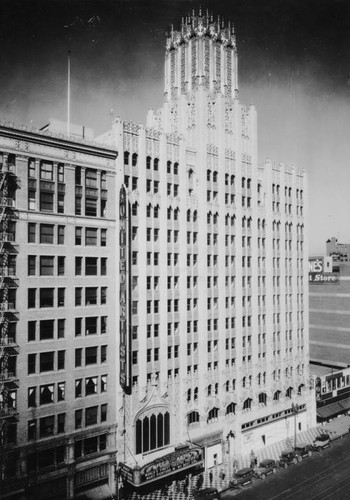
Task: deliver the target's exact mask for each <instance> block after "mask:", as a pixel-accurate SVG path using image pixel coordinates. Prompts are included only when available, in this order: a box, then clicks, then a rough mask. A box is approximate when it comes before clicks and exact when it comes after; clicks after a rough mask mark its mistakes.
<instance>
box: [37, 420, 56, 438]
mask: <svg viewBox="0 0 350 500" xmlns="http://www.w3.org/2000/svg"><path fill="white" fill-rule="evenodd" d="M54 429H55V417H54V415H51V416H49V417H43V418H41V419H40V437H41V438H45V437H49V436H53V435H54Z"/></svg>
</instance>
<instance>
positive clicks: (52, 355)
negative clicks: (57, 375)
mask: <svg viewBox="0 0 350 500" xmlns="http://www.w3.org/2000/svg"><path fill="white" fill-rule="evenodd" d="M65 356H66V351H49V352H40V353H32V354H28V360H27V364H28V368H27V373H28V375H32V374H34V373H44V372H51V371H59V370H64V369H65Z"/></svg>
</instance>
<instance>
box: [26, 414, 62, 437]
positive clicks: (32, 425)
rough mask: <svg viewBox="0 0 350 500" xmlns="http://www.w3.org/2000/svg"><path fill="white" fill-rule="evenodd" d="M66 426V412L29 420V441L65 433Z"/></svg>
mask: <svg viewBox="0 0 350 500" xmlns="http://www.w3.org/2000/svg"><path fill="white" fill-rule="evenodd" d="M65 426H66V414H65V413H59V414H57V415H49V416H47V417H42V418H40V419H33V420H29V421H28V441H34V440H36V439H38V438H46V437H51V436H55V435H56V434H63V433H64V432H65V430H66V429H65Z"/></svg>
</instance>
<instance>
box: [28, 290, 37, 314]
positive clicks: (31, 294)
mask: <svg viewBox="0 0 350 500" xmlns="http://www.w3.org/2000/svg"><path fill="white" fill-rule="evenodd" d="M35 307H36V288H28V309H34V308H35Z"/></svg>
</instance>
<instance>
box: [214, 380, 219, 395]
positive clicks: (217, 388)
mask: <svg viewBox="0 0 350 500" xmlns="http://www.w3.org/2000/svg"><path fill="white" fill-rule="evenodd" d="M214 391H215V394H218V392H219V384H218V383H217V382H216V384H215V389H214Z"/></svg>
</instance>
